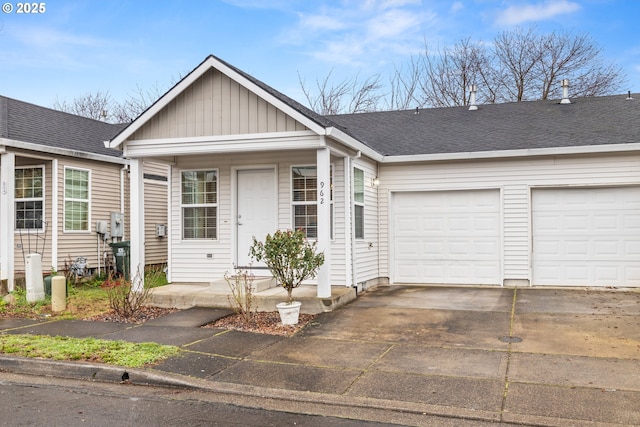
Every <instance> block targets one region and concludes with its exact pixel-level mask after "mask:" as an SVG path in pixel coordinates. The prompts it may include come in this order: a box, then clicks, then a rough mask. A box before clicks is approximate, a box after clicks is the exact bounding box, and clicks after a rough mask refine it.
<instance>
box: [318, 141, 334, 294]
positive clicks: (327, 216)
mask: <svg viewBox="0 0 640 427" xmlns="http://www.w3.org/2000/svg"><path fill="white" fill-rule="evenodd" d="M316 163H317V165H316V167H317V171H318V199H317V200H318V250H319V251H320V252H324V264H323V265H322V266H321V267H320V269H319V270H318V298H329V297H330V296H331V200H330V197H331V188H329V186H330V183H331V175H330V173H331V171H330V163H331V156H330V152H329V149H328V148H326V147H325V148H320V149H318V151H317V154H316Z"/></svg>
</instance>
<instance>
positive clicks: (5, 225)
mask: <svg viewBox="0 0 640 427" xmlns="http://www.w3.org/2000/svg"><path fill="white" fill-rule="evenodd" d="M0 157H1V159H0V279H2V280H6V281H7V287H8V290H9V291H13V284H14V277H13V247H14V238H15V233H14V232H13V230H15V227H14V222H15V194H14V191H15V188H14V187H15V167H16V155H15V153H2V155H0Z"/></svg>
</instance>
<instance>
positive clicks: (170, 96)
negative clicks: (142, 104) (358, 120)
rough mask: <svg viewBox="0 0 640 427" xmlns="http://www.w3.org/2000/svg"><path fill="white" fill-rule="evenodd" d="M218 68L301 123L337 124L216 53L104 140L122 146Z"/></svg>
mask: <svg viewBox="0 0 640 427" xmlns="http://www.w3.org/2000/svg"><path fill="white" fill-rule="evenodd" d="M212 68H213V69H216V70H218V71H220V72H221V73H223V74H225V75H226V76H228V77H229V78H231V79H232V80H235V81H236V82H238V83H239V84H241V85H242V86H244V87H245V88H247V89H248V90H250V91H251V92H254V93H255V94H256V95H258V96H259V97H261V98H263V99H265V100H266V101H267V102H269V103H271V104H273V105H275V106H276V108H279V109H280V110H282V111H284V112H285V113H286V114H288V115H290V116H291V117H293V118H294V119H296V120H298V121H299V122H301V123H302V124H303V125H305V126H306V127H308V128H309V129H311V130H313V131H315V132H317V133H319V134H320V133H322V134H323V133H324V132H325V130H326V129H327V128H331V127H334V126H335V124H334V123H333V122H331V120H329V119H328V118H326V117H324V116H321V115H320V114H317V113H316V112H314V111H312V110H311V109H309V108H307V107H305V106H303V105H302V104H300V103H299V102H297V101H295V100H293V99H292V98H289V97H288V96H286V95H284V94H282V93H281V92H279V91H277V90H275V89H274V88H272V87H271V86H269V85H267V84H265V83H263V82H261V81H260V80H258V79H256V78H255V77H253V76H251V75H249V74H247V73H245V72H244V71H242V70H240V69H238V68H236V67H234V66H233V65H231V64H229V63H227V62H225V61H223V60H221V59H220V58H217V57H216V56H214V55H209V56H207V57H206V58H205V59H204V61H202V62H201V63H200V64H199V65H198V66H197V67H196V68H194V69H193V70H192V71H191V72H190V73H189V74H187V75H186V76H185V77H184V78H182V80H180V81H179V82H178V83H176V84H175V85H174V86H173V87H172V88H171V89H169V90H168V91H167V92H166V93H165V94H164V95H162V96H161V97H160V98H159V99H158V100H157V101H156V102H154V103H153V104H152V105H151V106H149V107H148V108H147V109H146V110H145V111H144V112H143V113H142V114H140V116H138V117H137V118H136V119H135V120H134V121H133V122H131V123H130V124H129V125H128V126H127V127H126V128H124V129H123V130H122V131H121V132H120V133H118V134H117V135H115V136H114V137H113V138H112V139H111V140H110V141H108V140H105V141H106V142H105V145H107V146H109V147H112V148H116V147H119V146H120V145H121V144H122V143H123V142H124V141H125V140H126V139H127V138H128V137H130V136H131V135H132V134H133V133H135V132H136V131H137V130H138V129H140V128H141V127H142V126H143V125H144V124H145V123H147V122H148V121H149V120H150V119H151V118H152V117H153V116H155V115H156V114H157V113H159V112H160V111H161V110H162V109H163V108H164V107H165V106H166V105H168V104H169V103H170V102H171V101H172V100H174V99H175V98H176V97H177V96H178V95H180V93H182V92H183V91H184V90H186V89H187V88H188V87H189V86H190V85H191V84H192V83H194V82H195V81H196V80H197V79H198V78H200V77H201V76H202V75H204V73H206V72H207V71H208V70H210V69H212Z"/></svg>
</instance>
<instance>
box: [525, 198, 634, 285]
mask: <svg viewBox="0 0 640 427" xmlns="http://www.w3.org/2000/svg"><path fill="white" fill-rule="evenodd" d="M532 223H533V284H534V285H573V286H640V187H618V188H588V189H587V188H578V189H576V188H572V189H566V188H565V189H537V190H533V191H532Z"/></svg>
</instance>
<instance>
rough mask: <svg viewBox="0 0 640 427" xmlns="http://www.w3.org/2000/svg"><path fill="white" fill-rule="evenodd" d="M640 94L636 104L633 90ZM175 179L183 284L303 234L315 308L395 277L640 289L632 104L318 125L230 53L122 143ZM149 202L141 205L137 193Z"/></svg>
mask: <svg viewBox="0 0 640 427" xmlns="http://www.w3.org/2000/svg"><path fill="white" fill-rule="evenodd" d="M635 97H636V98H638V96H635ZM105 145H106V146H107V147H109V148H114V149H115V148H118V149H122V150H123V152H124V155H125V157H127V158H128V159H130V161H131V164H130V166H131V177H132V180H131V187H132V199H133V200H135V201H136V202H135V203H134V204H133V205H132V210H131V217H132V219H131V221H132V229H131V235H132V243H131V253H132V260H133V261H132V262H133V264H138V265H142V264H144V252H143V250H142V249H143V248H142V245H141V244H140V243H139V242H144V241H145V231H144V227H143V224H144V216H145V206H144V203H143V202H142V201H143V200H144V198H143V197H141V195H143V194H144V186H143V185H142V183H143V180H142V177H143V175H142V170H141V169H142V168H141V166H140V165H141V164H142V163H143V162H145V161H147V160H148V159H153V160H154V161H160V162H164V163H165V164H167V165H168V166H169V167H170V174H169V197H170V206H171V208H170V212H169V219H168V222H169V229H168V242H169V254H168V268H169V278H170V281H172V282H180V283H182V282H187V283H189V282H190V283H202V282H209V281H212V280H214V279H219V278H221V277H222V276H223V275H224V273H225V272H228V271H232V269H233V268H234V266H242V267H244V266H249V265H251V266H252V267H253V268H254V269H257V270H259V269H261V268H263V266H261V265H260V264H256V263H255V262H252V260H251V259H250V258H249V246H250V245H251V242H252V238H253V237H254V236H255V237H256V238H258V239H261V238H263V237H264V235H266V234H267V233H270V232H273V231H275V230H276V229H291V228H295V229H299V230H303V231H304V232H305V233H306V235H307V236H308V238H310V239H315V240H316V241H317V242H318V246H319V248H320V249H321V250H323V251H324V252H325V258H326V263H325V265H324V266H323V267H322V268H321V270H320V272H319V274H318V278H317V281H316V282H315V283H316V284H317V296H318V297H320V298H325V297H328V296H329V295H331V287H332V286H351V287H358V288H367V287H369V286H372V285H375V284H379V283H430V284H455V285H495V286H532V285H535V286H537V285H559V286H624V287H632V286H640V262H639V261H640V99H633V97H632V96H631V95H621V96H606V97H595V98H580V99H575V100H569V99H566V100H564V101H563V102H560V100H553V101H535V102H521V103H508V104H495V105H481V106H478V108H477V109H469V108H468V107H454V108H436V109H419V110H409V111H390V112H375V113H364V114H352V115H336V116H326V117H325V116H320V115H318V114H316V113H314V112H313V111H311V110H309V109H307V108H305V107H304V106H302V105H300V104H299V103H297V102H296V101H294V100H292V99H290V98H288V97H287V96H285V95H283V94H281V93H279V92H277V91H276V90H274V89H273V88H271V87H269V86H267V85H266V84H264V83H263V82H261V81H259V80H257V79H255V78H253V77H252V76H250V75H248V74H246V73H244V72H243V71H241V70H239V69H237V68H235V67H233V66H232V65H230V64H228V63H226V62H224V61H222V60H221V59H219V58H216V57H214V56H209V57H207V58H206V59H205V60H204V61H203V62H202V63H201V64H200V65H198V66H197V67H196V68H195V69H194V70H193V71H192V72H191V73H190V74H188V75H187V76H186V77H185V78H184V79H182V80H181V81H180V82H179V83H177V84H176V85H175V86H174V87H173V88H172V89H170V90H169V91H168V92H167V93H166V94H165V95H163V96H162V97H161V98H160V99H159V100H158V101H157V102H156V103H155V104H153V105H152V106H151V107H150V108H149V109H148V110H147V111H146V112H144V113H143V114H142V115H141V116H140V117H138V119H137V120H135V121H133V122H132V123H131V124H130V125H129V126H127V127H126V128H124V129H123V130H122V131H121V132H119V133H118V134H117V135H115V136H114V137H113V138H112V139H110V140H109V141H107V142H106V143H105ZM134 194H136V195H137V196H133V195H134Z"/></svg>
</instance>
